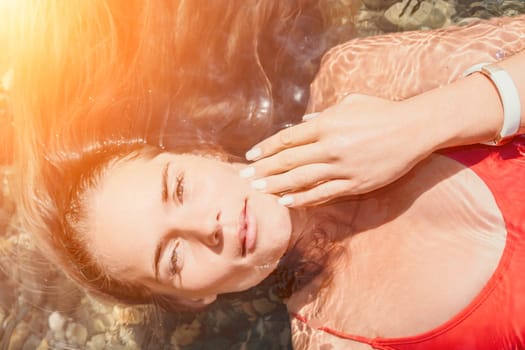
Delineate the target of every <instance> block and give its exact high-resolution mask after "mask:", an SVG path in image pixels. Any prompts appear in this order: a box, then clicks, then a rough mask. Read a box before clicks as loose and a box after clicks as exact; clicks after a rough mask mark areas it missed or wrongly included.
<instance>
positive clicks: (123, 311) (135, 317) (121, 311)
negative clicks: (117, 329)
mask: <svg viewBox="0 0 525 350" xmlns="http://www.w3.org/2000/svg"><path fill="white" fill-rule="evenodd" d="M112 313H113V317H114V318H115V320H116V321H117V322H118V323H120V324H125V325H137V324H140V323H142V322H143V321H144V312H143V311H142V310H139V309H138V308H136V307H122V306H118V305H115V306H114V307H113V312H112Z"/></svg>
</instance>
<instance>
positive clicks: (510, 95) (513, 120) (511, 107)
mask: <svg viewBox="0 0 525 350" xmlns="http://www.w3.org/2000/svg"><path fill="white" fill-rule="evenodd" d="M475 72H480V73H481V74H483V75H484V76H486V77H487V78H489V79H490V80H491V81H492V83H494V85H495V86H496V90H497V91H498V94H499V98H500V99H501V104H502V105H503V126H502V127H501V131H500V132H499V135H498V136H497V137H496V139H495V140H492V141H490V142H483V144H485V145H492V146H494V145H498V144H499V143H501V141H503V139H505V138H509V137H512V136H514V135H516V134H517V133H518V131H519V128H520V122H521V104H520V96H519V93H518V89H517V88H516V85H515V84H514V82H513V81H512V78H511V77H510V75H509V73H507V71H505V70H504V69H503V68H501V67H500V66H498V65H496V64H493V63H480V64H476V65H474V66H472V67H470V68H469V69H467V70H466V71H465V72H464V73H463V76H464V77H466V76H469V75H470V74H472V73H475Z"/></svg>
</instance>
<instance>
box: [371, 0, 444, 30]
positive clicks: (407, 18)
mask: <svg viewBox="0 0 525 350" xmlns="http://www.w3.org/2000/svg"><path fill="white" fill-rule="evenodd" d="M409 2H410V3H409ZM417 3H418V2H417V1H415V0H403V1H401V2H397V3H395V4H393V5H392V6H390V7H389V8H388V10H386V11H385V15H384V19H385V20H386V23H385V22H383V26H384V25H385V24H387V25H386V26H384V27H386V28H385V29H393V28H398V29H401V30H416V29H419V28H422V27H423V28H430V29H434V28H441V27H443V26H444V25H445V24H446V22H447V14H448V11H449V10H448V9H449V7H450V6H451V5H450V4H449V3H447V2H445V1H444V0H434V1H432V2H430V1H428V0H424V1H422V2H420V3H419V7H418V8H417V9H416V8H415V6H416V4H417ZM407 5H408V7H407ZM405 7H406V9H405ZM403 11H404V12H403ZM412 11H414V12H413V13H412ZM444 11H447V13H445V12H444ZM401 14H403V15H401ZM378 25H381V23H378ZM389 26H391V27H392V28H388V27H389Z"/></svg>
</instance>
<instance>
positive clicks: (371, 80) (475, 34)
mask: <svg viewBox="0 0 525 350" xmlns="http://www.w3.org/2000/svg"><path fill="white" fill-rule="evenodd" d="M499 24H501V26H500V25H499ZM524 36H525V16H521V17H517V18H512V19H510V18H506V19H498V20H493V21H490V22H483V23H480V24H477V25H474V26H470V27H454V28H449V29H444V30H439V31H434V32H430V31H429V32H411V33H396V34H392V35H388V36H384V37H380V38H377V37H371V38H366V39H359V40H357V41H352V42H349V43H347V44H345V45H343V46H341V47H338V48H335V49H334V50H332V51H331V52H330V53H329V54H328V56H327V57H326V58H325V59H324V60H323V66H322V68H321V70H320V73H319V75H318V77H317V78H316V80H315V82H314V83H313V84H312V99H311V102H310V106H309V110H310V111H321V110H322V113H321V114H320V115H319V116H317V117H316V118H313V119H312V120H310V121H308V122H306V123H302V124H299V125H296V126H294V127H292V128H288V129H285V130H282V131H281V132H279V133H278V134H276V135H274V136H272V137H270V138H268V139H267V140H265V141H263V142H261V143H259V144H258V145H256V147H255V148H259V149H260V153H261V155H260V156H258V157H257V158H256V159H257V161H256V162H255V163H254V164H253V165H252V170H251V171H249V172H245V173H244V175H246V173H248V174H250V173H251V174H254V175H255V177H257V178H259V179H258V180H260V181H258V182H257V183H256V186H255V187H256V188H259V189H264V190H265V191H267V192H271V193H278V194H282V193H284V192H288V193H289V194H291V195H292V196H286V197H285V198H286V199H285V200H284V199H283V203H284V204H287V205H293V206H299V205H311V204H319V203H322V202H325V201H327V200H331V199H333V198H336V197H339V196H344V195H354V194H360V193H365V192H369V191H372V190H374V189H377V188H380V187H382V186H385V185H387V184H389V183H391V182H392V181H394V180H396V179H398V178H399V177H401V176H402V175H403V174H405V173H406V172H408V171H409V170H410V169H411V168H412V167H413V166H414V165H415V164H417V162H419V161H420V160H421V159H423V158H425V157H426V156H427V155H428V154H430V153H431V152H433V151H435V150H438V149H441V148H444V147H450V146H457V145H466V144H472V143H477V142H482V141H489V140H492V139H494V137H495V136H496V135H497V134H498V133H499V131H500V129H501V125H502V121H503V118H502V115H503V109H502V105H501V102H500V99H499V95H498V93H497V90H496V89H495V88H494V86H492V83H491V81H490V80H489V79H487V78H486V77H484V76H482V75H481V74H478V73H476V74H473V75H471V76H469V77H467V78H462V79H458V77H460V76H461V74H462V73H463V71H464V70H465V69H467V68H468V67H470V66H472V65H473V64H477V63H480V62H494V61H496V60H497V58H498V57H500V56H502V55H505V56H506V57H509V56H510V55H511V54H515V55H514V56H512V57H510V58H506V59H503V60H502V61H501V62H500V63H499V64H500V66H501V67H503V68H504V69H506V70H507V72H508V73H509V74H510V75H511V76H512V78H513V80H514V83H515V84H516V86H517V88H518V90H519V91H520V96H521V97H520V98H521V106H522V107H521V108H522V118H523V115H524V114H523V108H524V106H525V75H524V74H525V60H524V57H525V51H523V52H522V53H517V52H520V51H522V50H524V49H525V40H523V37H524ZM516 53H517V54H516ZM425 91H426V92H425ZM356 92H360V94H356ZM362 93H366V94H371V95H376V96H379V97H371V96H367V95H362ZM394 101H398V102H394ZM332 104H334V105H333V106H332ZM328 106H330V107H328ZM393 121H395V122H393ZM521 123H522V126H523V120H522V122H521ZM290 199H291V200H290Z"/></svg>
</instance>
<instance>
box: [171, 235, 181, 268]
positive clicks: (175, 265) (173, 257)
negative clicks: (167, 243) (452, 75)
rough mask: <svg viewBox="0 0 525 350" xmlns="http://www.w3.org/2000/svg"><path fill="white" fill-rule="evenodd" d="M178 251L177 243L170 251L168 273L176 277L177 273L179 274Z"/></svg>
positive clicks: (178, 244)
mask: <svg viewBox="0 0 525 350" xmlns="http://www.w3.org/2000/svg"><path fill="white" fill-rule="evenodd" d="M179 249H180V243H179V242H177V243H175V246H174V247H173V250H172V251H171V256H170V262H169V268H170V273H171V274H172V275H176V274H177V273H179V268H180V266H179V264H180V261H179V260H180V254H179Z"/></svg>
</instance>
